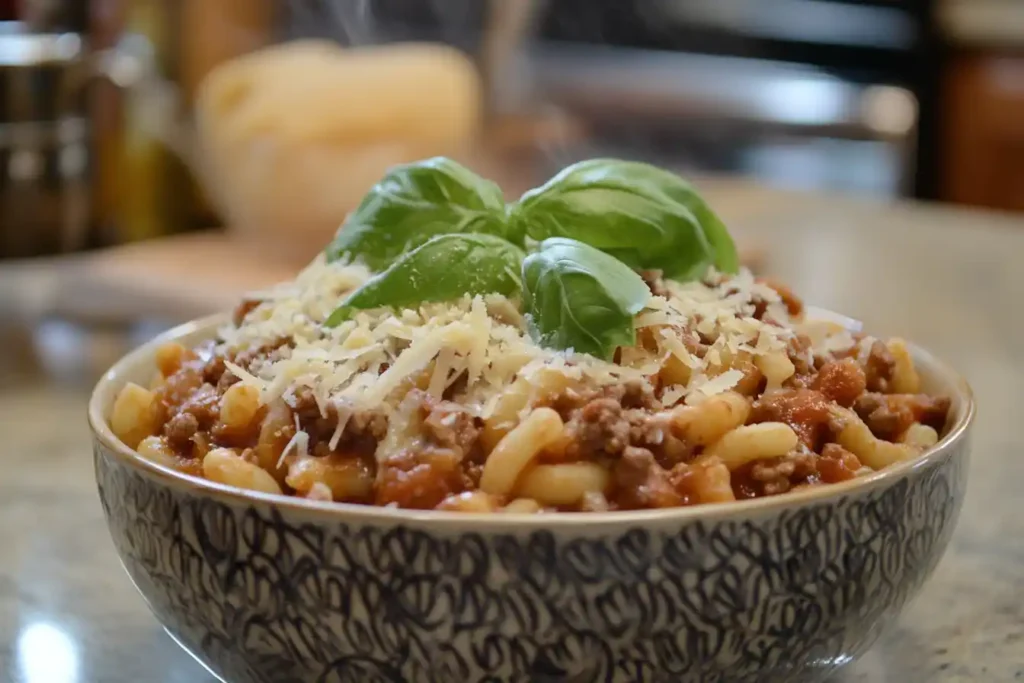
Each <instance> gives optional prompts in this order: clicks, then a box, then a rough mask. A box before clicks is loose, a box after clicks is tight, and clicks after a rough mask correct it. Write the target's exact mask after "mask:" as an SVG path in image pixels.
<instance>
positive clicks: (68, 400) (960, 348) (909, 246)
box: [0, 183, 1024, 683]
mask: <svg viewBox="0 0 1024 683" xmlns="http://www.w3.org/2000/svg"><path fill="white" fill-rule="evenodd" d="M708 194H709V195H710V199H711V201H712V203H713V204H714V205H716V206H718V207H721V210H722V213H723V214H724V216H725V217H726V219H727V220H729V222H730V223H731V224H732V225H733V226H734V228H735V230H736V231H737V232H738V233H740V234H741V235H746V236H747V237H757V238H758V239H759V241H760V243H762V244H763V245H764V246H765V247H767V254H766V265H765V270H767V271H769V272H771V273H773V274H775V275H777V276H779V277H782V278H784V279H786V280H788V281H789V283H790V284H791V285H793V287H794V288H795V289H796V290H797V291H799V292H802V293H804V294H805V296H806V298H807V299H808V300H809V301H811V302H813V303H815V304H818V305H822V306H825V307H829V308H833V309H835V310H838V311H842V312H844V313H846V314H849V315H852V316H856V317H858V318H860V319H862V320H863V321H864V322H865V323H866V325H867V326H868V327H869V328H870V329H872V330H875V331H877V332H878V333H880V334H899V335H904V336H906V337H909V338H910V339H913V340H916V341H918V342H920V343H922V344H924V345H926V346H927V347H929V348H931V349H932V350H933V351H935V352H936V353H938V354H939V355H940V356H942V357H943V358H945V359H947V360H948V361H950V362H951V363H953V364H954V365H956V366H957V367H958V368H959V369H960V370H961V371H962V372H963V373H964V374H965V375H966V376H967V377H968V379H969V380H970V381H971V382H972V384H973V386H974V388H975V390H976V393H977V397H978V402H979V405H980V414H979V417H978V422H977V429H976V437H975V450H974V456H973V460H972V464H971V480H970V486H969V491H968V497H967V500H966V504H965V507H964V510H963V515H962V517H961V520H960V525H959V527H958V530H957V533H956V536H955V538H954V540H953V543H952V546H951V548H950V550H949V553H948V555H947V556H946V557H945V559H944V560H943V562H942V563H941V565H940V566H939V568H938V570H937V571H936V574H935V576H934V577H933V578H932V580H931V581H930V582H929V583H928V584H927V585H926V587H925V588H924V590H923V591H922V593H921V595H920V596H919V597H918V598H917V599H916V600H915V601H914V602H913V603H912V605H911V606H910V607H909V608H908V609H907V611H906V612H905V613H904V614H903V616H902V617H901V618H900V619H899V620H898V622H897V623H896V624H894V625H893V626H892V627H891V628H890V630H889V631H888V632H887V633H886V635H884V636H883V637H882V638H881V640H880V641H879V643H878V644H877V645H876V646H875V647H874V648H873V649H872V650H871V652H869V654H868V655H867V656H866V657H865V658H864V659H862V660H861V661H859V662H857V663H855V664H853V665H851V666H850V667H848V669H847V670H846V671H844V672H843V673H841V674H840V675H839V676H838V677H837V678H836V679H835V680H834V683H854V682H858V683H859V682H865V683H868V682H870V683H918V682H920V683H925V682H928V683H953V682H954V681H956V682H959V681H972V682H975V681H982V682H983V681H1013V680H1024V601H1022V600H1021V598H1020V596H1021V595H1022V594H1024V515H1021V514H1020V513H1019V511H1018V507H1017V505H1018V504H1017V502H1016V501H1017V500H1018V498H1017V496H1018V492H1019V490H1020V484H1019V482H1021V481H1024V457H1022V456H1021V454H1020V453H1019V450H1020V448H1021V447H1020V445H1019V444H1020V442H1021V437H1020V432H1018V431H1017V429H1018V427H1019V426H1020V425H1021V424H1024V402H1022V401H1021V400H1019V398H1018V395H1017V394H1018V392H1019V391H1020V387H1021V386H1024V355H1022V352H1021V349H1022V348H1024V312H1022V308H1021V306H1020V303H1019V301H1018V296H1019V294H1020V293H1022V292H1024V269H1022V268H1020V265H1019V261H1020V257H1021V255H1022V254H1024V220H1021V219H1019V218H1014V217H1006V216H1001V215H996V214H986V213H980V212H966V211H957V210H951V209H942V208H932V207H923V206H915V205H910V204H895V205H885V204H873V203H860V202H857V201H853V200H849V199H843V198H832V197H826V196H819V195H814V196H801V195H795V194H788V193H782V192H774V191H767V190H759V189H751V188H749V187H745V188H743V189H742V190H737V189H736V188H735V187H733V186H731V185H729V184H728V183H725V184H722V185H720V186H719V185H716V186H714V187H711V188H709V190H708ZM741 208H742V210H740V209H741ZM23 294H25V293H24V292H20V291H19V292H13V295H15V296H20V295H23ZM11 295H12V292H4V293H2V296H0V298H5V297H9V296H11ZM59 336H60V335H57V337H59ZM108 342H109V343H100V342H95V343H92V344H91V346H90V347H89V366H88V369H87V371H85V372H84V373H81V372H80V373H78V374H77V375H76V374H75V373H71V374H67V373H60V372H58V370H59V364H56V365H55V364H54V363H53V361H52V359H51V360H50V361H48V363H47V364H42V365H41V364H40V363H38V362H35V363H34V362H33V358H32V354H31V353H30V351H31V349H32V348H33V347H32V344H31V343H30V338H29V337H28V336H27V335H25V334H24V333H23V332H18V331H16V330H7V331H6V332H5V331H4V329H3V328H2V321H0V351H2V353H0V425H2V429H3V439H2V440H0V462H2V463H3V470H2V471H3V475H4V476H3V477H0V518H2V519H3V521H4V523H3V524H2V525H0V548H2V550H0V680H5V681H12V683H39V682H42V681H46V682H47V683H51V682H52V683H64V682H69V683H92V682H103V683H137V682H139V681H147V682H149V681H152V682H154V683H164V682H181V683H205V682H206V681H210V680H212V679H211V678H210V677H209V675H208V674H206V672H205V671H203V670H202V669H201V668H200V667H199V666H198V665H197V664H196V663H195V662H194V661H193V660H192V659H191V658H190V657H189V656H188V655H186V654H184V653H183V652H182V651H180V650H179V649H178V648H177V646H176V645H175V644H174V643H173V642H172V641H171V639H170V638H169V637H168V636H167V635H166V634H165V633H164V632H163V630H162V629H161V627H160V626H159V625H158V624H157V622H156V621H155V620H154V619H153V617H152V616H151V615H150V613H149V612H148V610H147V608H146V606H145V604H144V603H143V601H142V600H141V598H140V597H139V596H138V594H136V592H135V590H134V589H133V587H132V585H131V583H130V582H129V580H128V577H127V576H126V574H125V573H124V571H123V570H122V568H121V567H120V565H119V562H118V560H117V557H116V556H115V554H114V549H113V546H112V544H111V542H110V539H109V537H108V535H107V531H106V528H105V526H104V522H103V518H102V512H101V509H100V505H99V501H98V498H97V495H96V493H95V488H94V484H93V475H92V460H91V454H90V447H89V437H88V431H87V428H86V425H85V401H86V398H87V393H88V383H89V382H90V381H91V380H92V379H94V378H95V376H96V375H97V374H98V373H99V372H100V370H101V368H100V367H99V365H100V364H102V362H104V359H105V358H108V357H112V356H113V355H116V354H117V353H119V352H120V347H119V345H118V342H117V341H116V340H108ZM122 345H123V344H122ZM49 348H50V355H51V356H53V355H54V354H56V355H60V353H64V354H65V355H68V354H70V355H72V356H73V355H75V354H76V353H78V354H79V355H81V354H84V353H85V352H84V351H82V350H81V349H80V348H79V347H78V346H77V345H76V344H75V343H65V344H64V348H63V350H62V349H61V343H60V341H59V339H58V340H57V341H52V340H51V343H50V347H49ZM36 360H38V358H37V359H36ZM55 368H56V369H55Z"/></svg>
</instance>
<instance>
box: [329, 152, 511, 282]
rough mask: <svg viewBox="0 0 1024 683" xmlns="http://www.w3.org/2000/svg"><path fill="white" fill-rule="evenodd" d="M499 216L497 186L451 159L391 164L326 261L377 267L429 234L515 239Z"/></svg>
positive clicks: (500, 204)
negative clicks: (475, 235)
mask: <svg viewBox="0 0 1024 683" xmlns="http://www.w3.org/2000/svg"><path fill="white" fill-rule="evenodd" d="M505 214H506V210H505V199H504V196H503V195H502V192H501V189H500V188H499V187H498V186H497V185H495V184H494V183H492V182H490V181H489V180H484V179H483V178H481V177H479V176H478V175H476V174H475V173H473V172H472V171H470V170H469V169H468V168H466V167H465V166H462V165H460V164H458V163H456V162H454V161H452V160H451V159H445V158H442V157H437V158H434V159H427V160H425V161H420V162H417V163H413V164H406V165H403V166H396V167H395V168H393V169H391V170H390V171H389V172H388V174H387V175H386V176H384V178H383V179H382V180H381V181H380V182H379V183H377V184H376V185H375V186H374V187H373V189H371V190H370V192H369V193H368V194H367V195H366V197H365V198H364V199H363V201H362V202H361V203H360V205H359V207H358V208H357V209H356V210H355V211H354V212H353V213H352V214H351V215H350V216H349V217H348V219H347V220H346V221H345V224H344V225H343V226H342V227H341V229H340V230H339V231H338V234H337V236H336V237H335V238H334V241H333V242H331V244H330V246H328V248H327V259H328V261H336V260H338V259H342V258H347V259H350V260H355V259H359V260H362V261H363V262H364V263H366V265H367V266H368V267H369V268H370V269H371V270H375V271H379V270H383V269H385V268H387V267H388V266H390V265H391V263H392V262H393V261H394V260H395V259H396V258H398V257H399V256H401V255H402V254H403V253H405V252H407V251H409V250H410V249H413V248H415V247H417V246H419V245H421V244H423V243H424V242H426V241H427V240H428V239H430V238H431V237H434V236H435V235H443V234H451V233H478V234H488V235H497V236H500V237H506V238H510V239H512V240H513V241H519V240H520V238H518V237H517V236H515V235H514V234H512V233H511V232H510V227H509V223H508V221H507V220H506V215H505Z"/></svg>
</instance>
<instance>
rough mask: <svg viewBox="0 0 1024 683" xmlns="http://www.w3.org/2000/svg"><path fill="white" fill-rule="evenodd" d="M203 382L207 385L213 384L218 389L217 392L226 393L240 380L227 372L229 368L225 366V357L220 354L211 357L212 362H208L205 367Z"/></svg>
mask: <svg viewBox="0 0 1024 683" xmlns="http://www.w3.org/2000/svg"><path fill="white" fill-rule="evenodd" d="M203 381H204V382H205V383H207V384H212V385H213V386H215V387H217V391H219V392H221V393H224V392H225V391H227V389H228V387H230V386H231V385H232V384H234V383H235V382H238V381H239V380H238V378H237V377H235V376H234V375H233V374H231V373H230V372H227V367H226V366H225V365H224V356H223V355H221V354H219V353H218V354H214V355H213V356H211V357H210V360H208V361H206V364H205V365H204V366H203Z"/></svg>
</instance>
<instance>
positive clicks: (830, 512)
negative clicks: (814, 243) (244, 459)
mask: <svg viewBox="0 0 1024 683" xmlns="http://www.w3.org/2000/svg"><path fill="white" fill-rule="evenodd" d="M948 448H949V450H948V452H947V453H945V454H943V456H942V457H941V458H937V459H934V460H932V461H930V462H928V463H925V464H922V466H919V467H918V468H916V469H914V470H913V471H911V472H909V473H907V474H906V475H905V476H902V477H898V478H893V480H892V481H887V482H885V483H884V485H881V486H876V487H874V488H865V489H858V490H854V491H852V492H850V493H848V494H847V495H845V496H844V497H842V498H841V499H839V500H838V501H837V500H835V499H831V500H823V501H819V502H813V503H810V504H803V505H801V506H784V507H773V508H770V509H761V510H756V511H751V512H750V513H749V514H747V513H744V512H742V511H741V512H738V513H735V514H731V515H730V516H728V517H716V516H712V515H709V516H708V518H706V519H701V518H697V519H689V520H681V519H678V518H676V519H673V518H672V517H665V518H657V519H655V520H654V521H652V522H651V523H650V524H645V525H644V526H637V525H636V524H635V523H622V524H615V523H611V524H609V523H602V524H597V525H593V526H589V525H560V526H557V527H556V526H552V527H549V528H548V529H547V530H537V527H536V526H532V527H525V526H522V527H521V526H516V525H507V524H506V525H501V524H500V522H497V521H496V524H495V528H494V529H493V530H492V529H490V528H483V529H481V527H480V525H479V524H478V525H477V526H472V525H470V524H460V525H447V526H436V525H435V526H429V523H428V522H423V521H416V520H414V519H409V520H408V521H405V522H403V523H399V522H398V521H395V522H390V521H384V522H382V521H380V520H379V519H378V520H377V521H366V520H361V518H359V517H358V516H354V515H353V516H349V517H348V520H346V517H345V515H344V514H331V513H325V512H322V511H316V510H297V509H294V508H289V507H284V506H271V505H268V504H266V503H263V502H260V501H249V500H246V499H242V498H238V499H236V498H232V497H228V496H220V495H217V494H211V493H210V492H208V491H206V492H204V491H203V490H201V489H199V488H197V487H195V486H193V485H190V484H188V483H181V482H179V483H175V484H173V485H168V484H167V483H165V482H162V481H160V480H159V479H158V478H157V477H155V476H154V475H152V474H150V473H148V472H145V471H143V470H142V469H140V468H138V467H137V466H136V465H133V464H130V463H128V462H126V461H125V460H124V459H123V458H122V457H121V456H117V455H115V454H113V453H112V452H110V451H109V450H108V449H107V447H105V446H104V445H102V444H100V443H99V442H97V444H96V447H95V458H96V472H97V478H98V482H99V488H100V497H101V500H102V504H103V508H104V511H105V513H106V516H107V520H108V523H109V526H110V530H111V533H112V536H113V539H114V543H115V545H116V547H117V550H118V552H119V554H120V556H121V558H122V560H123V562H124V565H125V567H126V569H127V570H128V573H129V574H130V575H131V577H132V580H133V581H134V582H135V584H136V585H137V586H138V588H139V590H140V591H141V592H142V594H143V595H144V596H145V598H146V599H147V601H148V602H149V604H150V606H151V608H152V610H153V612H154V613H155V614H156V616H157V617H158V618H159V619H160V620H161V622H162V623H163V624H164V626H165V627H166V628H167V629H168V631H169V632H170V633H171V634H172V635H173V636H174V637H175V638H176V639H177V640H178V641H179V642H181V643H182V644H183V645H184V646H185V647H186V648H187V649H189V650H190V651H191V652H192V653H193V654H194V655H196V657H198V658H199V659H200V660H201V661H202V662H204V663H205V664H206V665H207V666H208V667H210V668H211V669H212V670H213V671H215V672H216V673H217V674H218V675H219V676H221V677H223V678H224V679H225V680H228V681H232V683H243V682H245V683H248V682H252V683H277V682H288V683H292V682H294V681H310V682H312V681H317V682H324V683H342V682H351V683H377V682H379V683H385V682H386V683H398V682H406V681H408V682H411V683H420V682H422V683H445V682H447V681H452V682H457V683H485V682H487V683H497V682H502V681H520V682H522V683H544V682H554V681H571V682H578V683H613V682H614V683H618V682H619V681H666V682H668V681H672V682H673V683H674V682H677V681H701V682H702V683H708V682H713V681H721V682H725V681H728V682H730V683H740V682H743V681H752V682H753V681H757V682H758V683H770V682H772V681H815V680H821V679H823V678H825V677H826V676H827V675H828V673H829V672H830V671H832V670H833V669H834V668H835V667H837V666H840V665H841V664H843V663H845V662H846V661H849V660H850V659H852V658H853V657H856V656H858V655H860V654H861V653H863V652H864V650H866V649H867V648H868V647H869V646H870V645H871V643H872V642H873V641H874V639H875V638H876V636H877V635H878V632H879V629H880V628H881V627H882V626H884V625H885V623H886V622H887V621H889V620H890V619H891V618H892V617H894V616H895V615H896V613H897V612H898V611H899V609H900V607H901V606H902V605H903V603H904V602H905V601H906V600H907V599H908V598H909V597H910V596H911V595H912V594H913V593H914V592H915V591H916V590H917V588H918V587H919V586H920V585H921V583H922V582H923V581H924V579H925V578H926V577H927V576H928V575H929V574H930V573H931V571H932V570H933V569H934V567H935V565H936V563H937V562H938V560H939V557H940V556H941V554H942V552H943V550H944V549H945V547H946V545H947V544H948V541H949V538H950V535H951V533H952V531H953V527H954V525H955V522H956V517H957V514H958V512H959V508H960V503H961V501H962V498H963V493H964V487H965V474H966V459H967V451H966V449H967V445H966V440H965V439H960V440H959V441H958V442H956V443H953V444H950V445H949V447H948ZM709 511H710V510H709Z"/></svg>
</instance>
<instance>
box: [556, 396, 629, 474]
mask: <svg viewBox="0 0 1024 683" xmlns="http://www.w3.org/2000/svg"><path fill="white" fill-rule="evenodd" d="M629 433H630V424H629V420H628V419H626V417H625V416H624V415H623V410H622V405H621V404H620V403H619V402H618V401H616V400H615V399H613V398H597V399H594V400H592V401H590V402H589V403H587V404H586V405H585V406H584V407H583V408H582V409H581V410H579V412H578V414H577V416H576V417H574V418H573V419H572V420H571V421H570V422H569V434H570V437H571V439H572V441H571V443H570V446H569V451H570V452H571V454H572V455H573V456H574V457H573V459H591V458H594V457H597V456H599V455H609V456H619V455H621V454H622V451H623V450H625V448H626V446H628V445H629Z"/></svg>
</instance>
